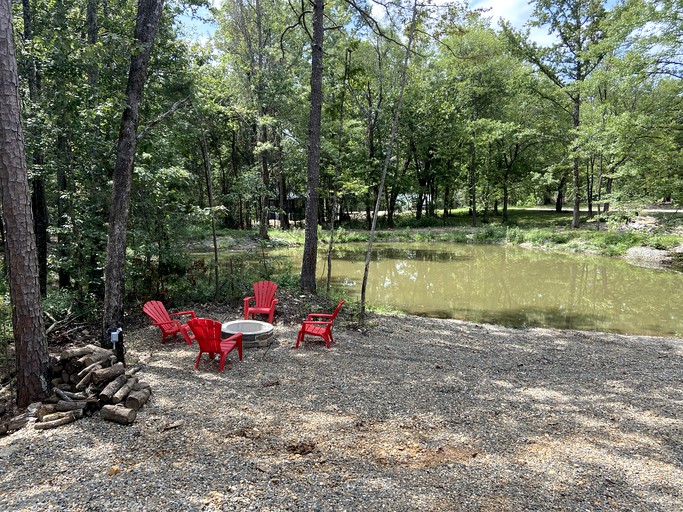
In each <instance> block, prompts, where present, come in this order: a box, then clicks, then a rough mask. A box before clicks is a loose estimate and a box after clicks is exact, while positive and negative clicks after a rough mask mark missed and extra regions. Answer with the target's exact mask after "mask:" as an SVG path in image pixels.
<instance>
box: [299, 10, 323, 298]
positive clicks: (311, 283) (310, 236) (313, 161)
mask: <svg viewBox="0 0 683 512" xmlns="http://www.w3.org/2000/svg"><path fill="white" fill-rule="evenodd" d="M324 9H325V3H324V0H314V2H313V41H312V43H311V46H312V49H311V52H312V55H311V111H310V117H309V120H308V167H307V177H308V179H307V192H306V230H305V240H304V254H303V259H302V262H301V289H302V290H303V291H306V292H311V293H315V271H316V264H317V257H318V197H319V192H318V183H319V179H320V118H321V114H322V104H323V31H324V28H323V17H324V16H323V15H324Z"/></svg>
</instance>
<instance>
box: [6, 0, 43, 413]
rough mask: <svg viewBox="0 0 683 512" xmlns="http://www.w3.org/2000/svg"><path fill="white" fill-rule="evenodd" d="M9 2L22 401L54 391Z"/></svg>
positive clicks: (10, 148) (10, 244) (12, 235)
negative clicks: (51, 388)
mask: <svg viewBox="0 0 683 512" xmlns="http://www.w3.org/2000/svg"><path fill="white" fill-rule="evenodd" d="M11 9H12V8H11V4H10V2H9V0H0V159H1V160H2V163H1V164H0V189H1V194H2V215H3V228H4V236H5V265H6V268H7V272H8V277H9V289H10V301H11V304H12V327H13V333H14V343H15V347H16V365H17V405H18V406H19V407H26V406H27V405H28V404H30V403H31V402H34V401H38V400H42V399H44V398H47V397H48V396H49V394H50V381H49V380H48V370H49V364H50V362H49V358H48V353H47V339H46V336H45V326H44V324H43V314H42V309H41V303H40V283H39V279H38V258H37V250H36V242H35V236H34V232H33V213H32V211H31V199H30V192H29V186H28V173H27V169H26V157H25V155H24V137H23V133H22V129H21V107H20V100H19V77H18V74H17V61H16V53H15V47H14V34H13V30H12V10H11Z"/></svg>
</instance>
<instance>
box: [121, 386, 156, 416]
mask: <svg viewBox="0 0 683 512" xmlns="http://www.w3.org/2000/svg"><path fill="white" fill-rule="evenodd" d="M151 394H152V392H151V391H150V389H149V388H143V389H140V390H137V391H131V392H130V393H129V394H128V398H126V407H128V408H129V409H134V410H136V411H137V410H139V409H141V408H142V406H143V405H145V404H146V403H147V400H149V397H150V395H151Z"/></svg>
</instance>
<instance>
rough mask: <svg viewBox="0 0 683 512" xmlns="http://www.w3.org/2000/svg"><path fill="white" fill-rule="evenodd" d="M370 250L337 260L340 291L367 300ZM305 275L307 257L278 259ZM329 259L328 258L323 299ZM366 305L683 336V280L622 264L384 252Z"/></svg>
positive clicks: (468, 249)
mask: <svg viewBox="0 0 683 512" xmlns="http://www.w3.org/2000/svg"><path fill="white" fill-rule="evenodd" d="M365 250H366V246H365V244H358V245H356V244H344V245H341V246H338V247H337V248H336V250H335V251H334V256H333V260H332V277H333V278H332V283H333V287H334V288H335V289H337V290H340V291H342V293H343V294H344V296H345V297H349V298H356V299H359V298H360V288H361V283H362V279H363V267H364V262H365ZM283 252H284V253H285V254H287V255H288V256H289V257H291V260H292V264H293V265H294V267H295V268H296V269H298V268H300V264H301V251H300V250H287V251H278V253H283ZM325 272H326V257H325V254H323V253H322V252H321V253H320V255H319V261H318V275H319V278H320V279H319V288H318V289H319V290H324V288H325V279H326V277H325V276H326V274H325ZM366 299H367V301H368V302H369V303H371V304H373V305H377V306H385V307H389V308H392V309H396V310H400V311H404V312H406V313H411V314H416V315H422V316H428V317H439V318H458V319H462V320H468V321H473V322H485V323H495V324H500V325H507V326H511V327H527V326H536V327H557V328H562V329H582V330H599V331H607V332H618V333H628V334H646V335H656V336H681V335H683V313H682V312H681V307H682V305H683V274H680V273H674V272H668V271H664V270H655V269H646V268H640V267H636V266H633V265H630V264H628V263H626V262H625V261H623V260H621V259H618V258H607V257H599V256H586V255H574V254H563V253H555V252H544V251H534V250H528V249H524V248H520V247H501V246H491V245H465V244H440V243H429V244H414V243H411V244H375V246H374V251H373V256H372V263H371V265H370V274H369V281H368V287H367V291H366Z"/></svg>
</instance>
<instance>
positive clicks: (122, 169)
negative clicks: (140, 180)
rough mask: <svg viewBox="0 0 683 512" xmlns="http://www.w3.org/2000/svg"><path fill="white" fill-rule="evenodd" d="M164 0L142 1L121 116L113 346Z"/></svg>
mask: <svg viewBox="0 0 683 512" xmlns="http://www.w3.org/2000/svg"><path fill="white" fill-rule="evenodd" d="M163 5H164V0H138V13H137V21H136V24H135V38H134V40H135V45H134V48H135V49H136V50H137V51H135V52H133V54H132V55H131V59H130V71H129V74H128V86H127V87H126V99H127V101H126V108H125V110H124V112H123V117H122V118H121V127H120V129H119V142H118V148H117V151H116V164H115V166H114V185H113V188H112V202H111V211H110V213H109V232H108V235H109V238H108V242H107V260H106V265H105V270H104V317H103V337H102V340H103V346H105V347H109V346H111V342H110V340H109V338H108V337H107V335H106V333H107V329H109V328H114V327H119V326H121V325H122V324H123V299H124V277H125V259H126V224H127V222H128V208H129V206H130V189H131V183H132V173H133V161H134V159H135V150H136V147H137V138H136V131H137V126H138V121H139V118H140V102H141V101H142V93H143V90H144V87H145V80H146V78H147V66H148V65H149V59H150V55H151V52H152V45H153V44H154V39H155V37H156V33H157V29H158V27H159V20H160V19H161V13H162V11H163Z"/></svg>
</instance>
